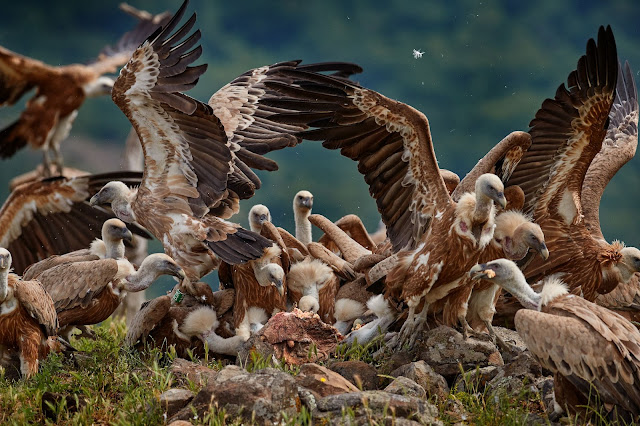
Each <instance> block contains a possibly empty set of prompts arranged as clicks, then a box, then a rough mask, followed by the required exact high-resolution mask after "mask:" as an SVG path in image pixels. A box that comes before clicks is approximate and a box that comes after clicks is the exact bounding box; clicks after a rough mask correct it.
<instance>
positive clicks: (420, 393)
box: [384, 376, 427, 399]
mask: <svg viewBox="0 0 640 426" xmlns="http://www.w3.org/2000/svg"><path fill="white" fill-rule="evenodd" d="M384 391H385V392H389V393H395V394H396V395H407V396H415V397H416V398H422V399H424V398H426V397H427V391H426V390H424V388H423V387H422V386H420V385H419V384H417V383H416V382H414V381H413V380H411V379H409V378H407V377H404V376H399V377H397V378H396V379H395V380H394V381H393V382H391V383H390V384H389V386H387V387H386V388H384Z"/></svg>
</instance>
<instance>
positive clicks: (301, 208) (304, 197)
mask: <svg viewBox="0 0 640 426" xmlns="http://www.w3.org/2000/svg"><path fill="white" fill-rule="evenodd" d="M312 208H313V194H312V193H310V192H309V191H304V190H302V191H298V193H297V194H296V195H295V197H293V218H294V220H295V225H296V238H297V239H298V241H300V242H301V243H302V244H309V243H310V242H311V241H313V237H312V236H311V222H309V215H310V214H311V209H312Z"/></svg>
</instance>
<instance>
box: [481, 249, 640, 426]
mask: <svg viewBox="0 0 640 426" xmlns="http://www.w3.org/2000/svg"><path fill="white" fill-rule="evenodd" d="M470 273H471V274H473V275H474V276H476V277H477V278H480V277H481V278H483V279H486V280H491V281H493V282H495V283H496V284H498V285H500V286H501V287H503V288H504V289H505V290H507V291H509V292H511V293H512V294H514V295H515V296H516V297H518V298H521V299H522V303H523V305H524V306H526V307H529V309H520V310H519V311H518V312H517V313H516V316H515V324H516V329H517V330H518V333H519V334H520V336H521V337H522V339H523V340H524V342H525V344H526V345H527V348H529V350H530V351H531V353H532V354H533V355H534V356H535V357H536V358H537V359H538V361H539V362H540V363H541V364H542V366H543V367H545V368H547V369H549V370H551V371H553V372H554V373H555V379H554V392H555V396H556V402H557V403H558V404H560V406H561V407H563V408H568V409H569V411H570V413H572V414H573V413H576V412H584V409H585V407H586V406H591V405H592V403H593V402H594V401H593V400H592V401H589V396H590V395H591V396H592V397H593V396H594V395H593V393H592V391H593V389H595V390H596V391H597V392H598V394H599V398H600V401H601V402H602V403H603V404H604V406H605V407H606V409H607V410H611V409H615V410H617V413H615V414H616V415H619V416H623V418H626V419H627V421H629V420H630V421H631V422H634V421H636V420H637V418H638V415H640V386H638V384H639V383H640V332H639V331H638V330H637V329H636V327H634V326H633V324H631V323H630V322H629V321H628V320H626V319H625V318H623V317H622V316H620V315H618V314H616V313H614V312H612V311H610V310H608V309H606V308H603V307H602V306H598V305H596V304H595V303H592V302H589V301H588V300H586V299H584V298H582V297H579V296H576V295H572V294H569V293H568V288H567V286H566V285H565V284H564V283H562V282H561V281H560V280H558V279H557V278H555V277H552V278H549V279H547V281H546V284H545V285H544V287H543V288H542V291H541V292H540V293H539V294H538V293H535V292H534V291H533V290H532V289H531V287H529V285H528V284H527V282H526V280H525V277H524V275H523V274H522V272H521V271H520V269H519V268H518V267H517V266H516V265H515V263H513V262H512V261H509V260H506V259H499V260H495V261H492V262H489V263H486V264H481V265H476V266H474V267H473V268H472V269H471V271H470ZM590 402H591V404H590Z"/></svg>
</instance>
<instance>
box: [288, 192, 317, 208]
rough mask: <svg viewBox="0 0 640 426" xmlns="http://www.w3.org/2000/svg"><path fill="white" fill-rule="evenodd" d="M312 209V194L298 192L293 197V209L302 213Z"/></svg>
mask: <svg viewBox="0 0 640 426" xmlns="http://www.w3.org/2000/svg"><path fill="white" fill-rule="evenodd" d="M312 208H313V194H312V193H310V192H309V191H305V190H302V191H298V193H297V194H296V196H295V197H293V209H294V210H300V211H303V212H309V211H311V209H312Z"/></svg>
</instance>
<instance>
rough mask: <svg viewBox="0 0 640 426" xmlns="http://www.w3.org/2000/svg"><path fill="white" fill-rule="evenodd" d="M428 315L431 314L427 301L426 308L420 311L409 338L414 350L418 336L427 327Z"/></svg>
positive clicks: (410, 345)
mask: <svg viewBox="0 0 640 426" xmlns="http://www.w3.org/2000/svg"><path fill="white" fill-rule="evenodd" d="M428 314H429V304H428V303H427V301H426V300H425V302H424V307H423V308H422V311H420V313H419V314H418V315H417V316H416V319H415V321H414V324H413V332H412V333H411V335H410V337H409V347H410V348H413V345H414V344H415V343H416V338H417V337H418V334H420V331H422V330H423V329H424V328H425V326H426V325H427V316H428Z"/></svg>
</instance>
